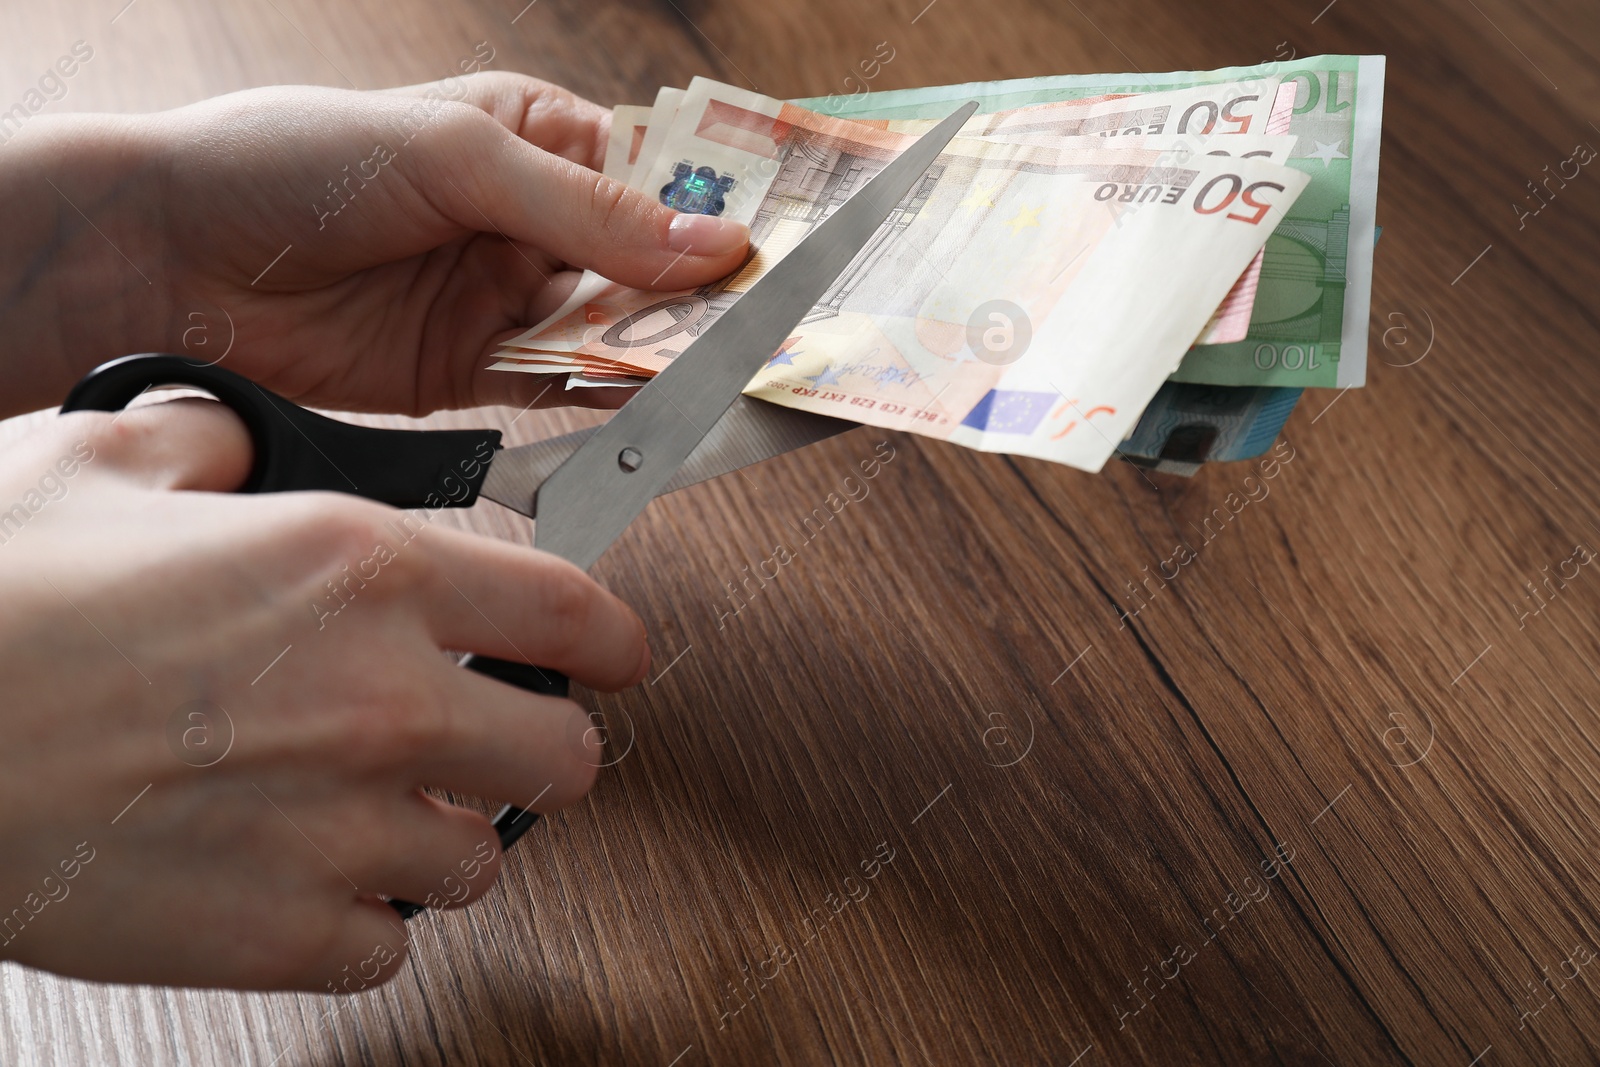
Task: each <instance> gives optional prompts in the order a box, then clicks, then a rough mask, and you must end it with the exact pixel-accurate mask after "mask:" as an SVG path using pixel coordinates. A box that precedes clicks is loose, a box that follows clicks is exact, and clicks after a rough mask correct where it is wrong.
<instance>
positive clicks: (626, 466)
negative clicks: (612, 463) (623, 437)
mask: <svg viewBox="0 0 1600 1067" xmlns="http://www.w3.org/2000/svg"><path fill="white" fill-rule="evenodd" d="M643 463H644V453H643V452H640V451H639V450H638V449H637V448H624V449H623V450H622V451H621V452H618V453H617V466H619V467H621V468H622V469H623V470H625V471H630V472H631V471H636V470H638V469H639V467H640V465H641V464H643Z"/></svg>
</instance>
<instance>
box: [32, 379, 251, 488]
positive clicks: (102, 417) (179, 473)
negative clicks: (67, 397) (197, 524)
mask: <svg viewBox="0 0 1600 1067" xmlns="http://www.w3.org/2000/svg"><path fill="white" fill-rule="evenodd" d="M55 421H56V425H55V428H54V430H55V435H56V436H58V437H60V438H61V439H62V440H66V439H68V438H70V439H71V442H76V444H75V445H74V444H69V445H68V447H69V448H76V452H75V454H76V455H77V456H78V458H79V459H80V460H81V461H82V462H83V463H84V464H86V465H87V466H88V468H89V470H91V471H94V472H96V473H98V474H112V475H116V476H118V477H120V478H122V479H124V480H126V481H131V482H133V483H135V484H137V485H140V486H143V487H145V488H148V489H190V490H199V491H203V492H216V493H226V492H231V491H233V490H235V489H237V488H239V486H241V485H243V484H244V482H245V479H246V478H248V477H249V476H250V466H251V464H252V463H253V462H254V458H255V449H254V447H253V446H252V444H251V442H250V432H249V431H248V430H247V429H246V428H245V425H244V422H243V420H241V419H240V418H239V416H237V415H235V414H234V413H233V411H232V409H230V408H229V407H228V406H227V405H225V404H219V403H218V402H216V401H215V400H206V399H201V398H197V397H188V398H185V399H181V400H169V401H165V402H162V403H154V404H141V405H139V406H138V407H133V408H129V409H127V410H126V411H120V412H104V411H75V412H71V413H69V414H66V415H62V416H60V417H59V418H58V419H56V420H55Z"/></svg>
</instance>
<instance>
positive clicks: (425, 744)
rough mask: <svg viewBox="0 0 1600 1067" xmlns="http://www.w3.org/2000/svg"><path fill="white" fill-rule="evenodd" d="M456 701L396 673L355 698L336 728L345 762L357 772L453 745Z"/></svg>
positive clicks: (413, 759)
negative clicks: (338, 727) (453, 706)
mask: <svg viewBox="0 0 1600 1067" xmlns="http://www.w3.org/2000/svg"><path fill="white" fill-rule="evenodd" d="M453 729H454V714H453V711H452V708H451V704H450V701H449V700H448V699H446V698H445V696H444V695H443V694H442V693H440V692H438V691H437V690H436V689H435V688H434V687H433V686H431V685H428V684H425V683H423V682H422V681H421V679H419V678H417V677H398V676H396V677H390V678H388V679H386V680H385V681H383V682H381V683H380V684H378V685H376V686H374V687H373V689H372V690H371V691H370V692H368V693H366V694H364V695H363V696H362V697H361V698H360V699H358V700H355V701H353V702H352V703H351V704H350V706H349V708H348V710H347V712H346V714H345V715H344V716H343V718H342V722H341V724H340V729H338V730H337V731H336V733H337V736H336V737H335V738H334V744H335V747H336V748H337V750H338V752H339V757H340V761H341V762H342V763H343V764H344V765H345V766H346V767H348V768H350V769H352V770H355V771H358V772H360V771H374V770H386V769H389V768H394V767H404V766H408V765H411V764H414V763H416V762H417V761H418V760H420V759H422V758H423V757H424V756H426V755H427V754H429V753H431V752H437V751H439V749H440V748H441V747H443V746H446V745H448V743H449V741H450V738H451V736H452V731H453Z"/></svg>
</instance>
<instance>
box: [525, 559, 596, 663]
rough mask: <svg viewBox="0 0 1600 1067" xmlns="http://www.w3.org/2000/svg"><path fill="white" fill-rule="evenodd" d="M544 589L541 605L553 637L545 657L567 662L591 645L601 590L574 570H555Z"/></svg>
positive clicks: (550, 574) (545, 580) (578, 571)
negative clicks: (589, 641)
mask: <svg viewBox="0 0 1600 1067" xmlns="http://www.w3.org/2000/svg"><path fill="white" fill-rule="evenodd" d="M542 585H543V589H542V595H541V597H540V602H541V606H542V608H543V611H544V616H545V627H546V632H547V633H548V635H549V637H548V645H547V647H546V650H545V654H546V655H549V656H552V657H554V658H555V659H557V660H559V661H561V662H566V661H567V660H568V659H570V657H571V656H573V655H574V654H576V653H577V652H578V651H580V650H581V649H583V648H584V647H585V646H586V645H587V643H588V641H587V634H588V631H589V628H590V623H591V622H592V621H593V619H594V614H595V610H596V607H597V600H598V594H599V587H598V586H596V585H595V584H594V582H593V581H592V580H591V579H590V578H589V577H588V575H586V574H584V573H583V572H582V571H580V570H578V569H577V568H576V567H570V566H560V567H555V568H552V569H551V570H550V571H549V573H548V574H547V576H546V577H545V579H544V581H543V583H542Z"/></svg>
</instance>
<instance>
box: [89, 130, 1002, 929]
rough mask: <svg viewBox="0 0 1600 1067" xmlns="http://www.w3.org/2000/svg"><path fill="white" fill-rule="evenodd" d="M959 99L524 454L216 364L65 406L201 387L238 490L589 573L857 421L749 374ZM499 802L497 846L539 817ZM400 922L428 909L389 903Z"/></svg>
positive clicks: (101, 388)
mask: <svg viewBox="0 0 1600 1067" xmlns="http://www.w3.org/2000/svg"><path fill="white" fill-rule="evenodd" d="M977 107H978V105H977V102H976V101H973V102H969V103H967V104H964V105H962V106H961V107H960V108H959V109H957V110H956V111H955V112H954V113H952V114H951V115H950V116H949V117H947V118H945V119H944V120H943V121H942V122H940V123H939V124H938V125H937V126H935V127H934V128H933V129H932V130H929V131H928V132H927V133H926V134H924V135H923V136H922V137H920V138H918V140H917V141H916V142H915V143H914V144H912V145H911V147H910V148H908V149H906V150H905V151H904V152H902V153H901V154H900V155H899V156H897V157H896V158H895V159H894V160H893V161H892V162H890V163H889V165H888V166H886V167H884V168H883V170H881V171H879V172H878V174H877V175H876V176H875V177H873V179H872V180H871V181H870V182H868V183H867V184H866V185H865V186H863V187H862V188H861V190H860V191H859V192H857V193H856V194H855V195H853V196H851V197H850V199H849V200H847V201H845V203H844V204H842V205H841V206H840V207H838V208H837V209H836V210H835V211H834V212H833V214H832V215H830V216H829V217H828V218H827V219H826V220H824V221H823V222H822V223H821V224H820V225H818V226H817V227H816V228H815V229H814V230H812V232H811V233H810V234H809V235H807V237H806V238H805V239H804V240H803V241H801V242H800V243H799V244H797V245H796V246H795V247H794V248H793V249H791V250H790V251H789V253H788V254H787V255H785V256H784V257H783V258H782V259H781V260H779V261H778V263H777V264H775V265H774V266H773V267H772V269H771V270H769V271H767V272H766V273H765V274H764V275H763V276H762V277H761V278H760V280H758V281H757V282H756V283H755V285H753V286H751V287H750V290H749V291H748V292H747V293H746V294H745V295H744V296H743V297H741V298H740V299H739V300H738V301H737V302H735V303H734V304H733V305H731V306H730V307H729V308H728V310H727V311H726V312H725V313H723V314H722V316H721V317H719V318H718V319H717V320H716V321H715V322H714V323H712V324H711V326H710V327H709V328H707V329H706V330H705V332H704V333H702V334H701V335H700V336H699V338H697V339H696V340H695V341H694V343H693V344H691V345H690V346H689V347H688V348H687V349H685V350H684V352H683V354H682V355H680V356H679V357H678V358H676V359H675V360H673V362H672V363H671V364H670V365H668V366H667V368H666V369H665V370H663V371H662V372H661V373H660V374H658V375H656V377H654V378H652V379H651V380H650V381H649V382H648V383H647V384H646V385H645V386H644V387H643V388H641V389H640V390H639V392H638V394H637V395H635V396H634V397H633V398H632V399H631V400H629V401H628V403H627V404H625V405H623V407H622V408H621V409H620V410H619V411H618V412H617V414H616V415H615V416H613V417H612V418H611V420H610V421H609V422H606V423H604V424H602V425H600V426H599V427H596V428H592V429H588V430H580V431H578V432H577V433H571V434H566V435H564V436H561V437H554V438H550V439H547V440H544V441H538V442H535V443H533V444H528V445H520V446H518V447H515V448H501V447H500V431H499V430H386V429H375V428H372V427H365V426H354V425H351V424H350V423H347V422H339V421H337V420H335V419H329V418H326V417H324V416H322V415H318V414H317V413H315V412H312V411H308V410H306V409H305V408H302V407H300V406H299V405H298V404H295V403H293V402H292V401H289V400H286V399H284V398H283V397H281V396H278V395H277V394H275V393H272V392H269V391H268V390H266V389H263V388H261V387H260V386H259V385H257V384H255V383H254V382H252V381H250V380H249V379H247V378H244V377H241V376H240V375H238V374H235V373H234V372H232V371H230V370H225V369H223V368H222V367H219V366H216V365H215V364H210V363H202V362H199V361H196V360H191V359H185V358H183V357H180V356H175V355H164V354H151V355H137V356H124V357H123V358H121V359H116V360H112V361H111V362H109V363H106V364H104V365H102V366H100V367H98V368H96V369H95V370H93V371H91V372H90V373H89V374H88V375H87V376H86V377H85V378H84V379H83V380H82V381H80V382H78V384H77V385H76V386H74V387H73V389H72V391H71V393H69V394H68V396H67V399H66V402H65V403H63V404H62V405H61V410H62V411H63V412H68V411H118V410H121V409H122V408H124V407H126V406H127V405H128V404H129V403H130V402H131V401H132V400H133V399H134V398H135V397H137V396H138V395H139V394H141V393H143V392H144V391H145V390H147V389H150V388H153V387H157V386H168V385H178V386H191V387H194V388H199V389H202V390H205V391H206V392H209V393H210V394H211V395H212V396H214V397H216V399H217V400H219V401H221V402H222V403H224V404H226V405H228V406H229V407H230V408H232V409H233V411H235V412H236V413H237V414H238V415H239V416H240V418H241V419H243V420H244V423H245V425H246V427H247V428H248V429H249V432H250V440H251V443H252V445H253V447H254V452H255V458H254V461H253V464H252V468H251V471H250V476H249V478H248V479H247V481H246V482H245V484H244V486H243V487H241V489H240V490H239V491H240V492H244V493H274V492H292V491H300V490H331V491H335V492H343V493H351V494H354V495H356V496H361V497H366V498H367V499H369V500H376V501H379V502H381V503H385V504H390V505H393V506H395V507H401V508H412V507H471V506H472V505H473V504H475V503H476V502H477V500H478V497H479V496H484V497H487V498H488V499H490V500H493V501H495V502H496V503H498V504H502V505H504V506H506V507H508V508H511V509H512V510H513V511H517V512H520V513H522V514H523V515H526V516H528V517H529V518H536V522H535V524H534V530H533V544H534V547H535V548H538V549H541V550H543V551H545V552H551V553H554V554H555V555H558V556H561V557H563V558H564V559H567V560H569V561H571V562H572V563H575V564H577V565H578V566H579V567H581V568H583V569H584V570H588V569H589V567H590V566H592V565H593V564H594V562H595V560H597V559H599V558H600V556H601V554H603V553H604V552H605V550H606V548H607V547H609V546H610V545H611V543H612V542H613V541H614V540H616V538H617V537H618V536H619V535H620V534H621V533H622V531H623V530H625V529H627V527H628V525H629V524H630V523H631V522H633V520H634V519H635V518H636V517H637V516H638V515H639V513H640V512H642V511H643V510H644V509H645V507H646V506H647V505H648V504H649V503H650V501H651V500H652V499H654V498H655V497H656V496H657V495H659V494H661V493H666V492H671V491H673V490H675V489H681V488H683V487H684V486H687V485H693V484H695V483H696V482H701V481H705V480H707V479H709V478H714V477H716V476H718V475H720V474H725V473H728V472H730V471H734V470H738V469H739V468H741V467H745V466H748V465H750V464H753V463H758V462H760V461H761V460H764V459H769V458H771V457H773V456H777V455H781V454H782V453H784V452H788V451H791V450H793V449H796V448H799V447H801V446H803V445H807V444H810V443H812V442H814V441H820V440H822V439H823V438H826V437H831V436H833V435H834V434H837V433H840V432H842V431H844V430H848V429H850V428H852V427H853V426H855V425H856V424H855V423H853V422H850V421H848V420H845V419H835V418H830V417H828V416H825V415H816V414H812V413H810V412H804V411H795V410H792V409H789V408H783V407H778V406H777V405H773V404H763V403H760V402H758V401H754V400H751V399H749V398H748V397H746V396H744V395H743V390H744V388H745V387H746V386H747V385H748V384H749V382H750V379H751V378H752V377H754V376H755V374H756V373H757V372H758V371H760V369H761V367H762V366H764V365H765V363H766V361H767V360H768V359H770V358H771V356H772V353H773V352H775V351H777V349H778V348H779V346H780V345H782V344H783V342H784V341H785V340H786V339H787V337H788V335H789V331H790V330H792V329H793V328H794V327H795V325H796V324H798V323H799V321H800V320H801V318H802V317H803V316H804V315H805V314H806V312H808V311H810V310H811V308H812V307H813V306H814V305H815V304H816V303H817V302H818V301H819V300H821V299H822V297H823V296H824V295H825V294H826V293H827V291H828V289H829V288H831V287H832V285H833V284H834V282H835V281H836V280H837V279H838V277H839V275H840V274H842V273H843V272H844V270H845V268H847V267H848V266H849V265H850V263H851V261H852V260H854V259H855V257H856V255H857V253H859V252H860V251H861V250H862V249H863V248H864V247H865V246H866V245H867V243H868V242H869V241H870V240H871V239H872V238H873V236H874V235H875V234H876V233H877V232H878V228H879V227H880V226H881V225H882V224H883V222H884V220H885V219H887V218H888V217H889V216H890V215H891V214H893V212H894V211H895V210H896V209H897V207H898V206H899V204H900V202H901V200H903V199H904V198H905V196H906V195H907V194H908V193H909V192H910V191H911V190H912V188H913V187H915V185H916V184H917V182H918V181H919V180H921V178H922V176H923V174H924V173H925V172H926V171H927V169H928V167H929V166H930V165H931V164H932V163H933V161H934V160H935V159H937V158H938V156H939V153H940V152H941V151H943V150H944V147H945V145H946V144H948V143H949V141H950V139H951V137H953V136H954V135H955V133H956V131H957V130H959V129H960V128H961V125H962V124H963V123H964V122H966V120H967V119H968V118H969V117H970V116H971V115H972V113H973V112H974V111H976V110H977ZM462 666H464V667H466V668H467V669H468V670H472V671H477V672H478V673H480V674H483V675H486V676H488V677H490V678H493V679H495V680H497V681H500V682H505V683H507V684H509V685H514V686H517V687H519V688H521V689H525V690H528V691H529V692H533V693H540V694H544V695H548V696H560V697H565V696H566V695H567V679H566V678H565V676H563V675H561V674H560V673H558V672H556V671H551V670H545V669H541V668H539V667H536V666H533V665H531V664H526V663H517V662H513V661H510V660H501V659H494V658H492V657H489V656H478V655H469V656H467V657H466V658H465V659H464V660H462ZM538 818H539V816H538V813H536V812H531V811H526V810H524V809H522V808H519V807H516V806H515V805H512V804H507V805H505V806H504V807H503V808H501V810H500V812H499V813H498V814H497V815H496V816H495V818H494V823H493V825H494V829H495V831H496V833H497V834H498V835H499V838H500V846H501V848H503V849H504V848H509V847H510V846H511V845H512V843H513V842H515V841H516V840H517V839H518V838H519V837H521V836H522V835H523V834H524V833H526V832H527V831H528V829H529V828H530V827H531V826H533V824H534V823H535V822H537V821H538ZM389 903H390V904H391V905H392V906H393V907H394V908H395V910H396V911H398V912H399V913H400V915H401V916H402V917H403V918H406V919H410V918H411V917H412V916H414V915H416V914H418V913H420V912H422V911H423V910H425V909H424V908H423V906H422V905H419V904H412V903H408V902H406V901H402V900H391V901H390V902H389Z"/></svg>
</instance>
